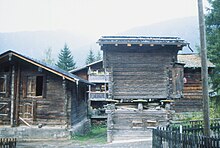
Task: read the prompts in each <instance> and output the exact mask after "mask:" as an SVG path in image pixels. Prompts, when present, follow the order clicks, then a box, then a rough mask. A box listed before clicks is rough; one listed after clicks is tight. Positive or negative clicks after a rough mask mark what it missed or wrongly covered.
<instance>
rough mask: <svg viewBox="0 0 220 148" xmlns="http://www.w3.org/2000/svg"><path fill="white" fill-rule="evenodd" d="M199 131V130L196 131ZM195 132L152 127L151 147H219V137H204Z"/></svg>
mask: <svg viewBox="0 0 220 148" xmlns="http://www.w3.org/2000/svg"><path fill="white" fill-rule="evenodd" d="M182 131H184V129H183V130H182ZM198 133H199V132H198ZM198 133H197V132H193V129H191V132H188V133H187V132H185V133H184V132H183V133H181V130H180V131H178V130H173V129H171V128H163V127H159V128H157V129H153V143H152V144H153V148H219V147H220V138H219V137H215V136H213V137H205V136H202V135H200V134H198Z"/></svg>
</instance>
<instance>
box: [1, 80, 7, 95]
mask: <svg viewBox="0 0 220 148" xmlns="http://www.w3.org/2000/svg"><path fill="white" fill-rule="evenodd" d="M0 93H6V77H5V76H3V77H0Z"/></svg>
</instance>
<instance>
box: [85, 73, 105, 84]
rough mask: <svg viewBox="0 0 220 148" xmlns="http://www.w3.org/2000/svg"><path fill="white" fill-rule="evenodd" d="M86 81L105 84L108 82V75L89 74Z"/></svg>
mask: <svg viewBox="0 0 220 148" xmlns="http://www.w3.org/2000/svg"><path fill="white" fill-rule="evenodd" d="M88 80H89V82H93V83H107V82H109V75H104V74H103V75H101V74H91V75H89V79H88Z"/></svg>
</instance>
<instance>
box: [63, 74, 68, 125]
mask: <svg viewBox="0 0 220 148" xmlns="http://www.w3.org/2000/svg"><path fill="white" fill-rule="evenodd" d="M62 85H63V97H64V116H65V120H66V127H68V125H69V120H68V118H69V117H68V97H67V91H66V80H65V78H63V82H62Z"/></svg>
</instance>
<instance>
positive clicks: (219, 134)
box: [166, 119, 220, 138]
mask: <svg viewBox="0 0 220 148" xmlns="http://www.w3.org/2000/svg"><path fill="white" fill-rule="evenodd" d="M210 121H211V122H210V123H211V125H210V131H211V136H212V137H215V138H220V120H219V119H215V120H210ZM166 129H167V130H169V131H179V132H181V133H184V134H194V135H204V134H203V121H200V120H195V121H189V122H184V123H178V124H170V125H169V127H166Z"/></svg>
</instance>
